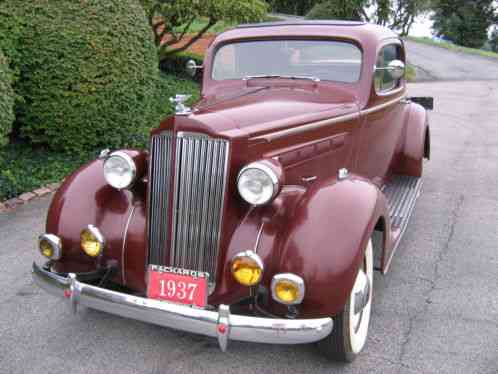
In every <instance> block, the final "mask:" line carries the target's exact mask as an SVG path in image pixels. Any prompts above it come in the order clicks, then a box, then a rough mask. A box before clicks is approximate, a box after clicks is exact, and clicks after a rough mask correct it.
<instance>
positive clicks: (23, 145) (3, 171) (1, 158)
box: [0, 73, 199, 201]
mask: <svg viewBox="0 0 498 374" xmlns="http://www.w3.org/2000/svg"><path fill="white" fill-rule="evenodd" d="M161 86H162V92H163V97H164V116H167V115H169V114H172V113H173V107H172V105H171V103H169V101H168V99H169V97H172V96H174V95H175V94H177V93H184V94H192V98H191V100H190V102H193V101H195V100H197V99H198V98H199V85H198V84H197V83H195V82H194V81H192V80H189V79H186V78H183V77H180V76H177V75H173V74H166V73H162V74H161ZM156 126H157V124H151V127H156ZM142 146H143V147H144V148H145V147H147V144H146V141H145V142H144V144H142ZM99 152H100V149H95V150H91V151H88V152H87V153H86V154H81V155H78V154H67V153H61V152H55V151H52V150H50V149H48V148H46V147H33V145H31V144H29V143H27V142H25V141H23V140H19V139H18V140H14V141H12V142H11V143H10V144H9V145H7V146H5V147H3V148H0V201H4V200H7V199H10V198H12V197H15V196H18V195H20V194H22V193H23V192H27V191H32V190H34V189H36V188H39V187H42V186H45V185H47V184H50V183H54V182H60V181H61V180H62V179H63V178H65V177H66V176H67V175H69V174H70V173H71V172H73V171H74V170H76V169H77V168H79V167H80V166H81V165H83V164H84V163H86V162H88V161H90V160H92V159H95V158H96V157H97V156H98V154H99Z"/></svg>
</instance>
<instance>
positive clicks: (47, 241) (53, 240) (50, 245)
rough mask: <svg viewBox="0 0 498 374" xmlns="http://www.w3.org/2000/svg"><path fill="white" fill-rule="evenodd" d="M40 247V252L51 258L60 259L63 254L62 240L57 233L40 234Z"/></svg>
mask: <svg viewBox="0 0 498 374" xmlns="http://www.w3.org/2000/svg"><path fill="white" fill-rule="evenodd" d="M38 247H39V248H40V253H41V254H42V255H43V256H45V257H47V258H49V259H51V260H58V259H60V258H61V256H62V242H61V239H60V238H59V237H58V236H56V235H53V234H43V235H40V237H39V238H38Z"/></svg>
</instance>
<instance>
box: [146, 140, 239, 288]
mask: <svg viewBox="0 0 498 374" xmlns="http://www.w3.org/2000/svg"><path fill="white" fill-rule="evenodd" d="M173 139H174V140H173ZM173 141H174V142H175V144H174V148H175V149H173ZM228 148H229V143H228V141H226V140H223V139H213V138H210V137H208V136H206V135H203V134H198V133H178V135H177V136H176V138H173V136H172V134H171V133H163V134H161V135H155V136H153V137H152V141H151V149H150V160H151V161H150V174H149V263H153V264H160V265H162V264H166V263H165V261H166V259H165V250H166V248H167V246H168V243H169V232H170V231H169V227H170V225H169V222H168V217H169V208H168V206H169V204H168V201H170V198H169V197H170V196H169V191H170V183H171V178H172V177H174V183H173V186H174V187H173V197H172V201H173V209H172V214H171V216H172V224H171V246H170V258H169V264H170V265H172V266H176V267H181V268H186V269H191V270H199V271H205V272H208V273H209V274H210V283H214V282H215V276H216V264H217V260H218V250H219V246H220V227H221V219H222V216H221V214H222V211H223V201H224V192H225V187H226V186H225V183H226V178H227V171H228V170H227V169H228ZM173 152H174V153H175V157H174V165H172V158H173V157H172V156H173ZM171 170H174V176H172V175H171Z"/></svg>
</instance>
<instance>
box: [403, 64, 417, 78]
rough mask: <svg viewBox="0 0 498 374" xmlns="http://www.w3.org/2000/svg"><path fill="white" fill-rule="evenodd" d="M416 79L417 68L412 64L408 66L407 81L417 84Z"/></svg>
mask: <svg viewBox="0 0 498 374" xmlns="http://www.w3.org/2000/svg"><path fill="white" fill-rule="evenodd" d="M416 78H417V71H416V70H415V67H413V66H412V65H410V64H408V65H406V80H407V81H408V82H415V79H416Z"/></svg>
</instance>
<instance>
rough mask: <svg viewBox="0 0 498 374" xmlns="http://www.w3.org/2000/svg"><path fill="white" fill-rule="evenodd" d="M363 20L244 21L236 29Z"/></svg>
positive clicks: (348, 23)
mask: <svg viewBox="0 0 498 374" xmlns="http://www.w3.org/2000/svg"><path fill="white" fill-rule="evenodd" d="M365 24H366V22H363V21H344V20H292V21H274V22H260V23H246V24H242V25H238V26H237V27H236V28H237V29H250V28H256V27H277V26H310V25H311V26H361V25H365Z"/></svg>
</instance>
